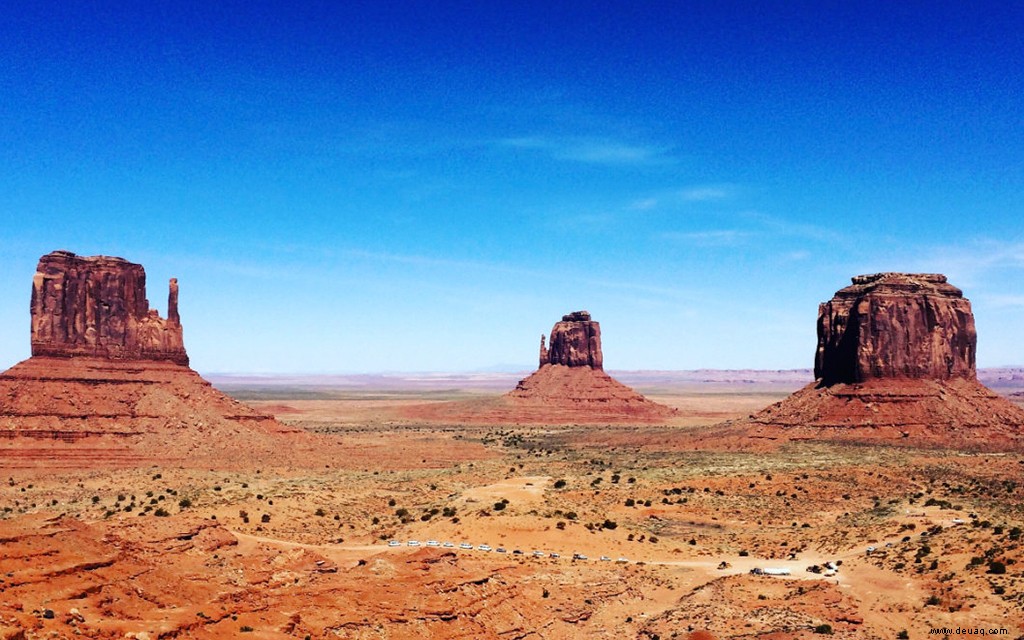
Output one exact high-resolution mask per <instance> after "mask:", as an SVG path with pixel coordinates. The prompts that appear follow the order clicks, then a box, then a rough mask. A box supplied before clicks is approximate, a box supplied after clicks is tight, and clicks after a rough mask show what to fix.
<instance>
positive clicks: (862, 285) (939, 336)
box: [814, 273, 977, 386]
mask: <svg viewBox="0 0 1024 640" xmlns="http://www.w3.org/2000/svg"><path fill="white" fill-rule="evenodd" d="M852 281H853V284H852V285H850V286H848V287H846V288H844V289H840V290H839V291H837V292H836V294H835V296H834V297H833V298H832V299H831V300H830V301H828V302H823V303H821V305H820V306H819V307H818V348H817V352H816V354H815V359H814V377H815V378H816V379H818V381H819V384H820V385H822V386H832V385H834V384H839V383H861V382H866V381H868V380H871V379H883V378H921V379H934V380H947V379H950V378H965V379H968V380H975V379H976V371H975V350H976V347H977V333H976V331H975V328H974V314H973V313H972V312H971V303H970V301H969V300H967V299H966V298H964V297H963V292H962V291H960V289H958V288H956V287H954V286H953V285H951V284H949V283H947V282H946V276H944V275H941V274H937V273H876V274H871V275H862V276H856V277H854V278H852Z"/></svg>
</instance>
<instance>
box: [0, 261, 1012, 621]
mask: <svg viewBox="0 0 1024 640" xmlns="http://www.w3.org/2000/svg"><path fill="white" fill-rule="evenodd" d="M178 295H179V291H178V285H177V282H176V281H172V282H171V285H170V292H169V301H168V313H167V315H168V317H167V318H166V319H164V318H161V317H159V315H157V314H156V312H153V311H150V309H149V304H148V301H147V300H146V282H145V272H144V270H143V269H142V267H141V265H137V264H133V263H130V262H128V261H125V260H122V259H119V258H106V257H94V258H84V257H80V256H76V255H74V254H72V253H69V252H64V251H58V252H54V253H51V254H48V255H46V256H43V258H42V259H41V260H40V262H39V266H38V269H37V273H36V275H35V277H34V279H33V281H32V300H31V343H32V354H33V355H32V357H31V358H30V359H28V360H26V361H24V362H22V363H19V364H16V365H14V366H13V367H11V368H10V369H9V370H7V371H6V372H5V373H4V374H3V375H2V376H0V461H2V462H0V468H2V470H3V474H2V476H3V477H2V478H0V480H2V482H0V551H2V553H0V638H2V639H4V640H19V639H42V638H75V637H82V638H111V639H112V638H136V639H149V640H156V639H158V638H200V639H202V638H210V639H212V638H236V637H240V638H265V639H284V638H309V639H318V640H319V639H326V638H353V639H357V638H358V639H369V638H509V639H512V638H640V639H645V640H654V639H663V640H664V639H668V638H681V639H685V638H691V639H694V640H696V639H705V640H707V639H709V638H718V639H725V638H761V639H765V640H769V639H772V640H785V639H795V638H815V637H824V636H828V635H831V636H833V637H840V638H880V639H893V638H925V637H930V636H937V637H957V635H960V634H964V633H966V632H970V633H976V634H978V633H979V632H981V631H983V632H984V633H986V634H996V635H1000V636H1002V637H1008V638H1022V637H1024V623H1022V620H1024V546H1022V545H1024V541H1022V539H1021V537H1022V530H1024V494H1022V492H1021V482H1022V480H1021V479H1022V477H1024V440H1022V438H1024V409H1022V408H1021V406H1020V405H1022V404H1024V371H1022V370H1016V369H993V370H984V369H983V370H980V371H978V370H976V366H975V361H974V349H975V340H976V336H975V328H974V320H973V315H972V313H971V308H970V304H969V302H967V300H966V299H965V298H964V297H963V295H962V294H961V292H960V290H959V289H956V288H955V287H953V286H952V285H950V284H949V283H947V282H946V280H945V278H944V277H943V276H939V275H935V274H875V275H871V276H858V277H855V278H854V279H853V284H852V285H851V286H849V287H846V288H843V289H841V290H840V291H839V292H838V293H837V294H836V296H835V297H834V298H833V299H832V300H831V301H829V302H826V303H823V304H822V306H821V309H820V311H819V318H818V340H819V343H818V350H817V356H816V358H815V361H814V363H813V364H814V369H813V370H810V369H806V370H795V371H773V372H765V371H713V370H707V371H689V372H682V371H665V372H654V371H632V372H627V371H623V372H615V371H614V369H613V370H612V371H613V373H612V374H611V375H609V374H608V373H606V372H605V370H604V362H603V354H602V343H601V331H600V325H599V324H598V322H596V321H595V320H594V319H593V318H591V316H590V314H589V313H587V312H584V311H578V312H572V313H569V314H567V315H565V316H564V317H563V318H562V319H561V320H560V321H558V322H556V323H555V325H554V328H553V329H552V331H551V332H550V334H549V336H547V341H545V339H544V338H542V342H541V348H540V354H539V360H538V369H537V370H536V371H535V372H533V373H532V374H529V375H527V376H525V377H524V376H518V375H511V374H486V375H485V374H479V375H473V374H465V375H443V374H436V375H423V376H412V375H398V374H396V375H390V376H388V375H375V376H333V377H301V376H294V377H281V376H278V377H273V376H220V377H213V378H212V382H213V385H211V384H210V381H207V380H204V379H203V378H201V377H200V376H199V375H198V374H197V373H195V372H194V371H193V370H191V369H190V368H189V360H188V356H187V354H186V351H185V345H184V341H183V339H182V332H181V327H182V324H183V322H184V323H187V318H185V319H182V318H180V317H179V316H178V311H177V309H178V305H177V299H178ZM184 295H187V291H186V292H185V293H184ZM548 320H550V319H539V322H540V321H548ZM807 321H808V322H812V321H813V320H812V318H807ZM13 330H15V329H14V328H11V327H6V328H5V331H13ZM531 344H536V343H535V342H534V338H533V337H531V336H524V349H528V348H530V347H529V345H531ZM809 359H810V358H809ZM610 364H613V363H610ZM808 364H811V363H810V362H808ZM520 378H522V379H521V380H520ZM517 381H518V382H517ZM627 385H628V386H627ZM936 630H937V631H936Z"/></svg>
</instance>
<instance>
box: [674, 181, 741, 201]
mask: <svg viewBox="0 0 1024 640" xmlns="http://www.w3.org/2000/svg"><path fill="white" fill-rule="evenodd" d="M734 192H735V188H734V187H731V186H728V185H707V186H700V187H689V188H686V189H683V190H682V191H680V192H679V197H680V198H681V199H682V200H683V201H684V202H713V201H716V200H727V199H729V198H731V197H732V196H733V194H734Z"/></svg>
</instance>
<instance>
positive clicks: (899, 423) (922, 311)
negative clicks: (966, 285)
mask: <svg viewBox="0 0 1024 640" xmlns="http://www.w3.org/2000/svg"><path fill="white" fill-rule="evenodd" d="M976 342H977V336H976V333H975V329H974V316H973V314H972V312H971V304H970V302H969V301H968V300H967V299H966V298H964V297H963V294H962V293H961V291H960V290H959V289H957V288H956V287H954V286H952V285H950V284H949V283H947V282H946V277H945V276H943V275H939V274H910V273H880V274H873V275H864V276H857V277H855V278H853V284H852V285H851V286H848V287H846V288H844V289H841V290H839V291H838V292H837V293H836V294H835V296H834V297H833V298H832V299H831V300H830V301H828V302H824V303H822V304H821V305H820V307H819V310H818V347H817V351H816V354H815V362H814V372H815V378H816V380H815V382H814V383H812V384H810V385H808V386H806V387H804V388H803V389H801V390H800V391H797V392H796V393H794V394H793V395H791V396H790V397H788V398H786V399H785V400H783V401H782V402H779V403H776V404H774V405H772V406H770V407H768V408H766V409H764V410H762V411H760V412H758V413H756V414H754V415H752V416H751V417H750V418H749V419H748V420H747V421H745V422H744V423H741V425H740V426H742V427H743V428H747V429H748V430H747V431H746V432H745V435H746V436H748V437H755V438H767V439H781V440H785V439H789V440H792V439H826V440H827V439H838V440H884V441H901V440H903V439H909V441H912V442H916V443H920V444H939V445H951V446H965V447H972V448H999V447H1002V446H1009V445H1011V444H1012V443H1016V442H1020V441H1021V438H1022V435H1024V431H1022V428H1024V410H1022V409H1020V408H1019V407H1017V406H1016V405H1014V404H1013V403H1011V402H1010V401H1008V400H1006V399H1005V398H1002V397H1001V396H999V395H997V394H996V393H994V392H993V391H991V390H989V389H988V388H986V387H984V386H983V385H982V384H981V383H979V382H978V380H977V376H976V371H975V349H976ZM903 441H906V440H903Z"/></svg>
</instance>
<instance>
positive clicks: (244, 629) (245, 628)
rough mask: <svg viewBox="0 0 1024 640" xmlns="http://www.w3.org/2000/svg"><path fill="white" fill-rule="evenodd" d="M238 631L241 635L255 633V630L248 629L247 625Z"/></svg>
mask: <svg viewBox="0 0 1024 640" xmlns="http://www.w3.org/2000/svg"><path fill="white" fill-rule="evenodd" d="M239 631H241V632H242V633H252V632H253V631H255V629H253V628H252V627H250V626H249V625H247V624H244V625H242V628H241V629H239Z"/></svg>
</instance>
